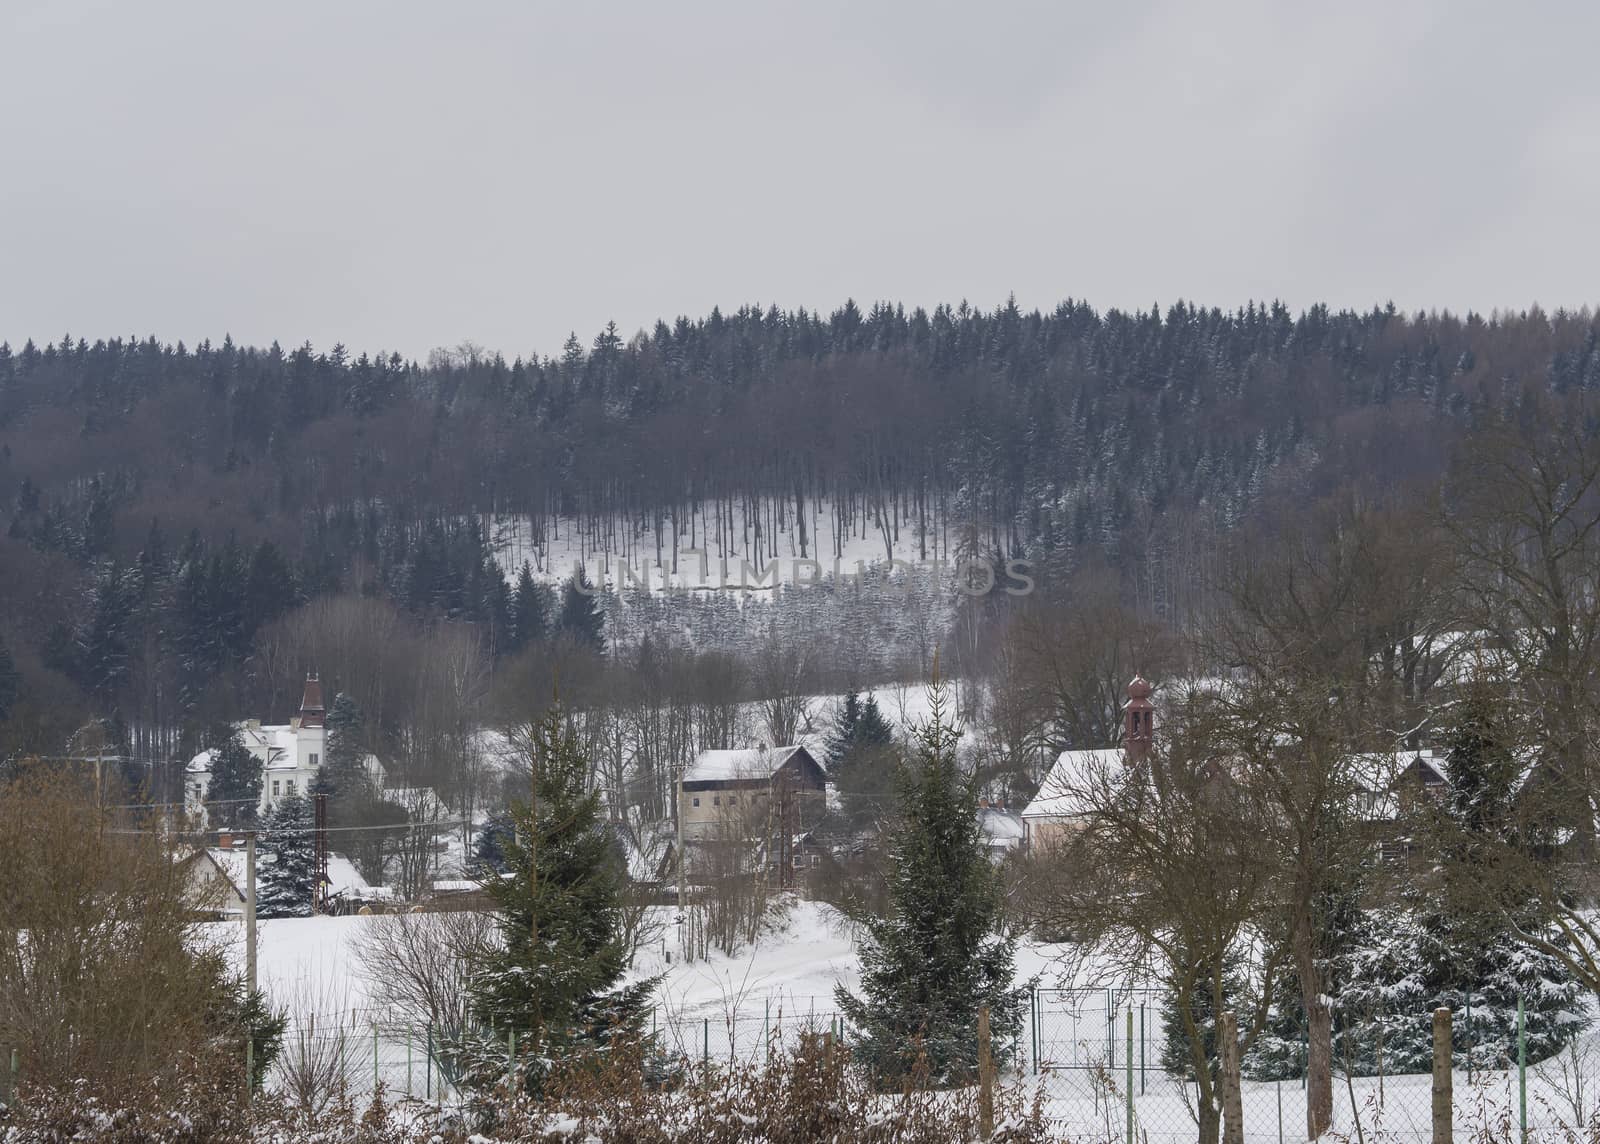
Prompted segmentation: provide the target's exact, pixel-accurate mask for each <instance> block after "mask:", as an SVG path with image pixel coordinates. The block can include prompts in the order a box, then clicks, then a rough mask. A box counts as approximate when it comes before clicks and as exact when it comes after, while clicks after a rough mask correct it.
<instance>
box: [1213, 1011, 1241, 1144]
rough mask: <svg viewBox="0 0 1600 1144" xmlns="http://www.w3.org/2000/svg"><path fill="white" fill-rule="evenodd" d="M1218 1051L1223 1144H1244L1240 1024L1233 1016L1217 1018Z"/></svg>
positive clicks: (1226, 1014) (1219, 1016)
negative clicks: (1240, 1080) (1220, 1059)
mask: <svg viewBox="0 0 1600 1144" xmlns="http://www.w3.org/2000/svg"><path fill="white" fill-rule="evenodd" d="M1217 1048H1218V1050H1219V1055H1220V1056H1221V1058H1222V1124H1223V1133H1222V1140H1223V1144H1244V1097H1243V1094H1242V1093H1241V1092H1240V1091H1239V1022H1238V1020H1237V1019H1236V1018H1235V1017H1234V1015H1233V1014H1232V1013H1221V1014H1219V1015H1218V1017H1217Z"/></svg>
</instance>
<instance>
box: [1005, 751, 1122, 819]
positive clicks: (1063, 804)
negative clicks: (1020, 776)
mask: <svg viewBox="0 0 1600 1144" xmlns="http://www.w3.org/2000/svg"><path fill="white" fill-rule="evenodd" d="M1123 765H1124V763H1123V750H1122V748H1121V747H1107V748H1102V749H1100V750H1097V751H1062V752H1061V754H1060V755H1059V756H1058V757H1057V758H1056V761H1055V763H1054V764H1053V765H1052V766H1051V767H1050V773H1049V774H1047V775H1045V777H1044V782H1042V783H1040V784H1039V793H1038V794H1036V795H1034V797H1033V801H1032V802H1030V803H1029V804H1028V806H1027V808H1026V809H1025V810H1024V811H1023V812H1022V817H1023V818H1075V817H1077V816H1078V815H1081V814H1084V813H1086V812H1087V811H1088V809H1089V800H1088V795H1089V793H1090V792H1091V791H1092V790H1093V789H1094V786H1095V784H1096V783H1098V782H1101V781H1103V776H1105V775H1107V774H1116V773H1119V772H1120V771H1121V770H1122V768H1123Z"/></svg>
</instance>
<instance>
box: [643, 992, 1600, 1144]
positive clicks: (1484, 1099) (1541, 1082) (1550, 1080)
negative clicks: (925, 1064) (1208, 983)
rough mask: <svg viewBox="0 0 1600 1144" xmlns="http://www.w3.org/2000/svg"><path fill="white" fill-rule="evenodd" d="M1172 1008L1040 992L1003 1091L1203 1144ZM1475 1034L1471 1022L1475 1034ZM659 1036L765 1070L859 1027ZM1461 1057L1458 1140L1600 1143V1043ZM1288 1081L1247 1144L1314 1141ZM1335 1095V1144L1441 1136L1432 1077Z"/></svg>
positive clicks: (770, 1026)
mask: <svg viewBox="0 0 1600 1144" xmlns="http://www.w3.org/2000/svg"><path fill="white" fill-rule="evenodd" d="M827 1000H828V1001H829V1002H831V1001H832V998H828V999H827ZM1162 1000H1163V999H1162V994H1161V992H1160V991H1158V990H1152V989H1128V988H1122V987H1110V988H1107V987H1089V988H1074V989H1036V990H1034V991H1032V993H1031V994H1030V996H1029V998H1028V1002H1027V1011H1026V1013H1025V1014H1024V1020H1023V1024H1022V1028H1021V1030H1020V1031H1019V1033H1018V1034H1017V1036H1016V1037H1015V1038H1014V1039H1013V1041H1012V1043H1011V1044H1010V1045H1009V1046H996V1048H997V1050H998V1051H997V1053H996V1056H997V1058H998V1059H1000V1060H1002V1061H1004V1062H1005V1071H1004V1072H1002V1074H1001V1076H1000V1080H1001V1082H1002V1083H1008V1084H1021V1085H1023V1086H1024V1087H1025V1088H1027V1089H1029V1090H1030V1091H1031V1090H1033V1089H1037V1090H1038V1091H1039V1092H1040V1093H1041V1094H1042V1096H1043V1098H1044V1101H1045V1107H1046V1111H1047V1116H1048V1119H1049V1121H1050V1123H1051V1125H1052V1127H1053V1128H1054V1129H1055V1130H1057V1131H1059V1132H1061V1133H1062V1134H1063V1135H1064V1136H1066V1137H1068V1138H1071V1139H1081V1138H1089V1139H1096V1140H1107V1141H1131V1142H1132V1144H1151V1142H1158V1141H1159V1142H1165V1141H1179V1140H1200V1139H1202V1133H1201V1130H1200V1120H1201V1108H1200V1104H1201V1099H1202V1098H1201V1092H1200V1086H1199V1085H1198V1084H1197V1083H1196V1082H1195V1081H1194V1080H1193V1079H1192V1078H1190V1077H1187V1076H1185V1075H1183V1074H1182V1071H1181V1070H1174V1069H1172V1068H1170V1067H1169V1065H1170V1062H1169V1061H1167V1060H1165V1059H1164V1054H1163V1048H1164V1045H1165V1040H1166V1030H1165V1027H1164V1024H1163V1004H1162ZM1471 1028H1472V1026H1471V1025H1470V1023H1467V1024H1466V1025H1465V1029H1466V1031H1467V1035H1468V1036H1469V1037H1470V1031H1471ZM651 1029H652V1032H653V1033H654V1034H655V1035H656V1038H657V1043H658V1044H659V1045H660V1047H661V1048H662V1049H663V1050H664V1051H666V1052H668V1053H669V1054H671V1055H674V1056H679V1057H682V1058H684V1059H686V1060H689V1061H704V1062H707V1063H711V1064H718V1063H729V1064H750V1063H755V1062H758V1061H759V1060H761V1059H762V1057H763V1055H764V1054H765V1053H766V1052H767V1051H768V1049H769V1048H778V1049H781V1048H783V1047H784V1046H792V1045H794V1044H797V1043H798V1041H799V1037H800V1035H801V1034H803V1033H811V1032H822V1033H825V1032H829V1031H832V1032H834V1033H835V1035H836V1036H837V1037H838V1038H839V1039H840V1040H841V1041H844V1042H846V1043H848V1041H849V1040H850V1039H851V1037H852V1036H853V1035H854V1034H855V1032H856V1030H854V1029H852V1028H851V1027H850V1025H849V1023H848V1022H847V1021H846V1020H845V1018H844V1016H843V1014H841V1013H840V1012H838V1011H837V1010H836V1009H835V1008H833V1007H832V1006H831V1005H826V1004H821V1003H819V1002H818V1001H817V1000H816V999H808V998H800V999H795V998H789V999H787V1001H786V1003H784V1004H778V1003H775V1002H771V1001H764V1000H759V1001H755V1002H753V1003H752V1002H749V1001H742V1002H739V1003H737V1004H724V1005H721V1006H718V1007H716V1008H715V1010H714V1011H713V1010H709V1009H708V1010H705V1011H698V1012H694V1013H685V1012H681V1011H673V1012H669V1011H666V1010H658V1011H657V1013H656V1014H655V1016H654V1018H653V1022H652V1026H651ZM1007 1048H1009V1051H1006V1049H1007ZM1461 1056H1462V1058H1464V1060H1465V1061H1466V1062H1467V1064H1466V1065H1464V1066H1463V1067H1459V1068H1457V1069H1456V1070H1454V1073H1453V1081H1454V1084H1453V1087H1454V1100H1453V1109H1454V1119H1455V1123H1456V1127H1457V1131H1458V1133H1465V1134H1472V1135H1476V1136H1478V1137H1480V1138H1483V1137H1485V1136H1486V1135H1488V1136H1492V1137H1494V1138H1503V1139H1508V1140H1509V1139H1513V1138H1515V1139H1518V1140H1525V1141H1530V1142H1535V1144H1538V1142H1541V1141H1556V1140H1560V1141H1563V1142H1566V1141H1570V1140H1572V1139H1574V1138H1580V1137H1581V1138H1585V1139H1588V1138H1595V1137H1596V1135H1597V1132H1596V1130H1597V1128H1600V1037H1595V1038H1589V1039H1579V1040H1576V1041H1574V1042H1572V1044H1571V1045H1570V1046H1569V1048H1568V1049H1567V1050H1566V1051H1564V1052H1563V1053H1561V1054H1559V1055H1558V1056H1556V1057H1553V1058H1551V1059H1550V1060H1547V1061H1544V1062H1540V1063H1538V1064H1535V1065H1532V1066H1529V1067H1527V1068H1526V1069H1525V1070H1519V1069H1518V1068H1517V1067H1516V1066H1515V1064H1511V1065H1510V1066H1509V1067H1508V1066H1507V1061H1506V1059H1505V1054H1504V1053H1500V1054H1494V1053H1491V1052H1488V1051H1487V1050H1484V1049H1482V1048H1481V1047H1479V1046H1475V1045H1472V1044H1471V1043H1470V1042H1469V1043H1467V1044H1466V1047H1465V1051H1464V1052H1463V1053H1462V1054H1461ZM1486 1064H1487V1065H1489V1066H1490V1067H1485V1065H1486ZM1496 1066H1497V1067H1496ZM1280 1072H1283V1073H1284V1074H1285V1075H1282V1076H1281V1077H1279V1078H1274V1079H1271V1080H1252V1079H1245V1080H1243V1081H1242V1083H1241V1086H1240V1097H1241V1105H1242V1116H1241V1120H1242V1123H1243V1127H1244V1136H1245V1139H1246V1140H1247V1141H1251V1142H1255V1144H1272V1142H1274V1141H1276V1142H1279V1144H1284V1142H1288V1141H1297V1140H1304V1139H1306V1138H1307V1115H1306V1112H1307V1087H1306V1076H1305V1067H1304V1055H1303V1054H1302V1055H1300V1056H1299V1057H1298V1058H1297V1059H1296V1060H1295V1061H1294V1062H1293V1063H1292V1064H1291V1065H1290V1066H1288V1067H1287V1068H1285V1069H1281V1070H1280ZM1333 1096H1334V1104H1333V1114H1332V1127H1331V1129H1330V1131H1331V1134H1332V1135H1333V1136H1334V1137H1335V1138H1341V1139H1348V1140H1350V1141H1359V1142H1360V1144H1373V1142H1376V1141H1423V1140H1429V1139H1431V1138H1432V1077H1431V1075H1430V1074H1429V1073H1387V1074H1385V1073H1382V1072H1379V1073H1378V1074H1377V1075H1365V1076H1363V1075H1347V1074H1346V1073H1345V1072H1343V1071H1340V1070H1338V1069H1337V1068H1336V1070H1335V1074H1334V1093H1333ZM1524 1126H1525V1129H1526V1131H1525V1134H1524ZM1463 1138H1465V1136H1463Z"/></svg>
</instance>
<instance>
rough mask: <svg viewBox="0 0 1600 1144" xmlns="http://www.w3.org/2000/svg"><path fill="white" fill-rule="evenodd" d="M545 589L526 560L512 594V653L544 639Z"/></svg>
mask: <svg viewBox="0 0 1600 1144" xmlns="http://www.w3.org/2000/svg"><path fill="white" fill-rule="evenodd" d="M547 626H548V623H547V620H546V618H545V606H544V589H542V588H540V587H539V584H538V582H537V581H535V580H534V578H533V565H531V564H529V563H528V562H527V561H526V560H524V561H523V562H522V570H521V571H520V572H518V573H517V586H516V589H515V590H514V591H513V592H512V593H511V644H510V649H509V650H511V651H521V650H522V649H523V648H525V647H527V646H528V645H529V644H531V643H537V642H538V641H539V640H542V639H544V637H545V635H546V630H545V629H546V627H547Z"/></svg>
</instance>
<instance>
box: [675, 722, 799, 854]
mask: <svg viewBox="0 0 1600 1144" xmlns="http://www.w3.org/2000/svg"><path fill="white" fill-rule="evenodd" d="M678 788H679V790H678V813H679V815H680V816H681V817H682V822H683V838H684V841H685V842H686V843H687V842H705V841H710V840H712V839H717V838H722V837H726V836H728V835H730V834H740V835H748V834H750V833H751V832H755V833H756V834H765V833H768V832H769V824H771V823H774V822H777V821H782V822H786V823H788V824H789V825H790V826H791V827H798V826H802V825H804V824H807V823H813V822H815V821H817V820H818V819H819V818H820V817H821V815H822V812H823V810H824V809H825V792H826V789H827V773H826V772H825V771H824V770H823V769H822V766H821V765H820V764H819V763H818V762H817V760H816V759H814V758H812V757H811V752H809V751H807V750H806V749H805V748H804V747H799V746H789V747H768V746H767V745H766V744H765V743H763V744H762V745H761V746H759V747H755V748H753V749H748V750H734V751H701V752H700V754H698V755H696V756H695V760H694V762H693V763H691V764H690V765H689V766H688V768H687V769H686V770H685V771H684V772H683V778H682V780H681V781H680V782H679V784H678Z"/></svg>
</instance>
